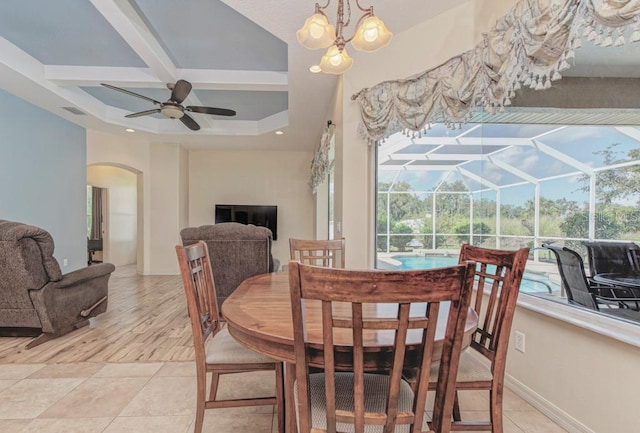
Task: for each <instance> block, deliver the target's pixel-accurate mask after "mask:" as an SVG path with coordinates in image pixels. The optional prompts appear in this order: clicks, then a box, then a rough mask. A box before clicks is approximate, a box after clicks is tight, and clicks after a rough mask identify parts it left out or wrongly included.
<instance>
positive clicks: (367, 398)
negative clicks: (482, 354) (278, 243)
mask: <svg viewBox="0 0 640 433" xmlns="http://www.w3.org/2000/svg"><path fill="white" fill-rule="evenodd" d="M474 267H475V264H474V263H471V262H469V263H467V264H465V265H458V266H454V267H450V268H440V269H428V270H416V271H354V270H344V269H331V268H322V267H316V266H309V265H304V264H301V263H299V262H296V261H291V262H289V287H290V289H291V308H292V316H293V325H294V326H293V330H294V349H295V380H296V383H295V391H296V393H295V399H296V409H297V419H298V428H299V433H311V432H313V433H316V432H336V431H340V432H347V431H348V432H354V433H364V432H365V431H366V432H374V433H377V432H380V433H382V432H383V431H384V432H394V431H395V432H401V431H402V432H404V431H407V432H408V431H409V429H410V428H411V425H414V426H417V428H416V430H415V431H429V432H436V433H443V432H449V428H450V424H451V413H452V410H453V400H454V394H455V377H456V371H457V368H458V361H459V356H460V351H461V347H462V340H463V337H464V326H465V321H466V316H467V312H468V310H469V302H470V299H471V287H472V284H473V274H474ZM445 301H449V302H450V305H449V308H450V310H449V315H448V319H447V323H446V327H445V329H446V331H445V337H444V340H443V342H442V347H441V350H442V355H441V361H440V364H439V365H440V369H439V375H438V381H437V388H436V395H435V406H434V408H433V416H432V420H431V421H430V422H428V420H426V418H425V404H426V391H427V387H428V382H429V368H430V365H431V361H432V357H433V354H434V340H435V333H436V327H437V326H438V311H439V309H440V308H441V307H442V306H441V303H443V302H445ZM310 302H318V303H320V305H321V311H322V314H321V316H322V317H321V320H320V321H317V320H315V319H314V318H309V315H307V314H305V307H304V306H305V304H307V303H310ZM345 303H346V311H348V313H345ZM388 303H397V304H398V308H397V314H395V315H391V316H390V317H388V318H378V319H374V318H373V317H372V316H371V315H369V316H368V315H367V312H368V311H374V310H375V309H376V308H377V307H378V304H388ZM418 303H419V305H417V304H418ZM425 303H427V304H425ZM341 307H342V308H341ZM443 308H444V307H443ZM307 319H308V320H309V322H308V323H307ZM308 327H315V329H318V328H321V329H322V335H323V344H322V345H313V344H309V343H307V341H306V339H305V338H306V335H307V329H308ZM416 335H417V336H418V338H417V340H418V341H420V343H418V344H407V337H408V336H413V338H414V341H415V337H416ZM336 341H343V342H344V341H349V342H350V343H349V345H348V347H346V346H341V345H340V344H339V343H336ZM385 342H387V343H393V344H392V347H393V349H391V350H382V349H380V347H379V346H378V347H377V348H376V344H378V345H380V343H383V344H384V343H385ZM343 344H344V343H343ZM387 347H388V346H387ZM351 349H352V351H353V352H352V354H351V353H349V351H350V350H351ZM435 350H438V349H435ZM345 352H346V353H349V354H348V355H347V356H346V358H345ZM345 360H346V361H345ZM345 363H346V364H345ZM405 363H411V364H414V365H416V366H417V367H416V373H417V376H416V377H417V386H416V388H417V390H418V391H417V392H416V393H414V392H413V391H412V389H411V387H410V386H409V384H407V383H406V382H405V381H404V380H403V379H402V370H403V366H404V365H405ZM347 364H351V365H349V367H351V368H350V369H349V371H344V370H343V371H340V370H341V368H340V367H341V366H342V367H344V366H346V365H347ZM317 366H324V372H320V373H310V367H317ZM381 366H384V370H383V372H381ZM373 371H375V373H373ZM422 372H424V374H422ZM429 424H430V425H429ZM411 431H414V430H411Z"/></svg>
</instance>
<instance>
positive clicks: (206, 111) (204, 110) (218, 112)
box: [185, 106, 236, 116]
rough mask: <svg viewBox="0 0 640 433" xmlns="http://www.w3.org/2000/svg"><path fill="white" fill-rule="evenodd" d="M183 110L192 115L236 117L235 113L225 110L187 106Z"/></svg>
mask: <svg viewBox="0 0 640 433" xmlns="http://www.w3.org/2000/svg"><path fill="white" fill-rule="evenodd" d="M185 110H187V111H191V112H193V113H204V114H215V115H216V116H235V115H236V112H235V111H234V110H229V109H226V108H214V107H194V106H188V107H186V108H185Z"/></svg>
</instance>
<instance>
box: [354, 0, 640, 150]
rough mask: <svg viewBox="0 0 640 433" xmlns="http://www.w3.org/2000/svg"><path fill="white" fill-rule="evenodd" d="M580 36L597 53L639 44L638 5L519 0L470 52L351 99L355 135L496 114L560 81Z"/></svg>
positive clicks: (634, 0) (378, 135)
mask: <svg viewBox="0 0 640 433" xmlns="http://www.w3.org/2000/svg"><path fill="white" fill-rule="evenodd" d="M627 30H630V31H629V32H627ZM629 33H630V34H629ZM581 37H586V38H587V39H588V40H591V41H593V43H594V44H596V45H599V46H602V47H606V46H611V45H615V46H619V45H623V44H625V43H626V42H627V39H628V40H629V41H631V42H637V41H640V0H521V1H519V2H518V3H517V4H516V5H515V6H514V7H513V8H512V9H511V11H510V12H509V13H508V14H507V15H506V16H504V17H502V18H501V19H499V20H498V21H497V23H496V25H495V26H494V27H493V29H492V30H491V31H489V32H488V33H486V34H485V35H484V38H483V40H482V41H481V42H480V43H479V44H478V45H477V46H476V47H475V48H473V49H472V50H469V51H466V52H465V53H463V54H461V55H458V56H455V57H453V58H451V59H449V60H448V61H447V62H445V63H444V64H442V65H440V66H438V67H435V68H433V69H429V70H427V71H425V72H423V73H421V74H419V75H417V76H414V77H410V78H407V79H402V80H393V81H384V82H382V83H379V84H377V85H375V86H374V87H371V88H367V89H363V90H361V91H360V92H358V93H357V94H355V95H354V96H353V97H352V99H354V100H357V102H358V103H359V104H360V111H361V116H362V123H361V126H360V134H361V135H362V137H363V138H365V139H367V140H369V141H370V142H371V141H377V140H380V139H382V138H384V137H387V136H389V135H391V134H393V133H395V132H399V131H403V130H409V131H414V132H413V134H420V132H421V131H423V130H425V129H426V128H428V127H429V123H435V122H442V123H446V124H448V125H450V126H455V124H458V123H463V122H465V121H467V120H468V119H469V117H470V116H471V114H472V112H473V111H474V110H475V109H476V108H480V107H482V108H484V109H485V110H486V111H488V112H489V113H495V112H497V111H500V110H502V109H503V108H504V107H505V106H508V105H510V104H511V98H513V97H514V96H515V91H516V90H518V89H520V88H521V86H527V87H530V88H532V89H537V90H541V89H547V88H549V87H551V81H555V80H559V79H560V78H562V77H561V75H560V72H561V71H563V70H565V69H568V68H569V67H570V65H569V62H568V61H569V60H570V59H571V58H573V57H574V50H575V49H577V48H579V47H580V46H581V39H580V38H581Z"/></svg>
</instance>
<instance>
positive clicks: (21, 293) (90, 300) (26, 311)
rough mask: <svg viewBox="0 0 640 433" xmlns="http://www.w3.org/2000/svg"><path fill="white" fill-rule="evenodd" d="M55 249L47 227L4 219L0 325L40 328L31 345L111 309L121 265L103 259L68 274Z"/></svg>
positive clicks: (0, 238)
mask: <svg viewBox="0 0 640 433" xmlns="http://www.w3.org/2000/svg"><path fill="white" fill-rule="evenodd" d="M53 251H54V243H53V238H52V237H51V235H50V234H49V232H47V231H46V230H44V229H41V228H39V227H35V226H31V225H28V224H23V223H19V222H12V221H5V220H0V328H10V329H8V331H9V334H11V333H12V332H11V331H12V328H21V329H20V331H25V329H24V328H27V331H30V333H31V335H34V334H35V333H36V332H40V335H39V336H37V338H35V339H34V340H32V341H31V342H30V343H29V344H28V345H27V349H30V348H32V347H35V346H37V345H39V344H42V343H44V342H45V341H48V340H50V339H52V338H56V337H59V336H61V335H64V334H66V333H68V332H70V331H72V330H74V329H77V328H80V327H82V326H84V325H87V324H88V323H89V322H88V319H89V318H90V317H94V316H97V315H98V314H100V313H103V312H105V311H106V310H107V293H108V282H109V277H110V276H111V273H112V272H113V271H114V270H115V266H113V265H112V264H111V263H101V264H96V265H93V266H90V267H87V268H82V269H78V270H76V271H73V272H69V273H67V274H64V275H63V274H62V271H61V270H60V265H59V264H58V261H57V260H56V259H55V257H53ZM5 331H7V330H6V329H5ZM3 333H4V334H5V335H6V334H7V332H3Z"/></svg>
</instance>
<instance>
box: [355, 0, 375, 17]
mask: <svg viewBox="0 0 640 433" xmlns="http://www.w3.org/2000/svg"><path fill="white" fill-rule="evenodd" d="M356 6H358V9H360V10H361V11H362V12H368V13H370V14H371V15H373V6H369V7H368V8H363V7H362V6H360V1H359V0H356Z"/></svg>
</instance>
